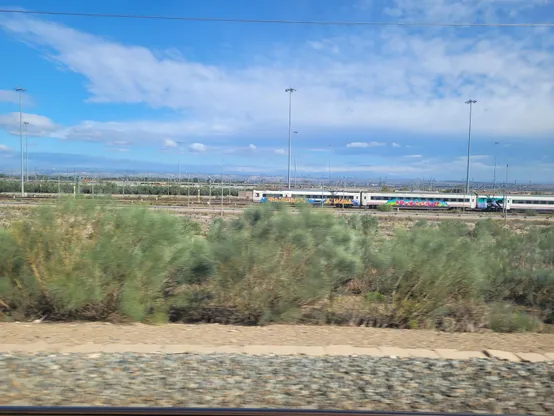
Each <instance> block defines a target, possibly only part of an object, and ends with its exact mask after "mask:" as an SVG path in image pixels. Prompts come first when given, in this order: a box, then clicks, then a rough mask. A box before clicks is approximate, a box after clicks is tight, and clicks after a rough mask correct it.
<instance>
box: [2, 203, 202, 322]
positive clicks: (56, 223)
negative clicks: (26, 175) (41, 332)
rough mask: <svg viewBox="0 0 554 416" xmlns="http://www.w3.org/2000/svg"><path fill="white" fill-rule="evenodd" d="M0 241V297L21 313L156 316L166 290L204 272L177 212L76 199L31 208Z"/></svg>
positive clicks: (197, 244) (197, 246)
mask: <svg viewBox="0 0 554 416" xmlns="http://www.w3.org/2000/svg"><path fill="white" fill-rule="evenodd" d="M0 244H1V245H5V246H8V247H12V248H11V249H10V250H9V251H7V252H4V251H3V252H2V254H3V257H2V258H0V260H1V266H0V267H1V272H2V280H1V281H2V284H1V285H0V299H6V300H4V301H3V303H4V304H7V305H9V310H10V311H11V313H15V314H19V315H22V316H37V315H47V316H49V317H50V318H52V319H61V318H79V319H108V318H109V317H110V316H114V315H119V316H121V317H123V318H128V319H132V320H137V321H145V320H150V319H155V320H158V319H162V320H163V319H165V318H164V317H165V316H167V312H168V302H167V299H166V298H167V297H168V296H170V295H171V289H172V288H173V287H174V286H176V285H178V284H179V283H181V282H186V281H188V280H190V279H192V280H195V279H198V276H199V275H201V274H202V273H207V272H209V266H206V265H202V264H203V263H202V258H201V256H198V255H197V254H198V252H201V251H202V250H204V248H203V247H202V244H205V242H203V241H202V240H199V239H198V238H197V237H196V236H195V235H194V233H191V232H190V230H189V229H187V227H186V223H184V222H183V221H182V220H180V219H179V218H178V217H175V216H171V215H169V214H161V213H153V212H150V211H148V210H146V209H129V208H124V209H114V208H111V207H110V206H109V205H104V204H94V205H93V204H91V203H85V202H83V201H79V200H77V201H66V202H64V203H63V204H61V205H60V206H57V207H54V208H51V207H45V208H40V209H38V211H37V212H36V215H34V216H32V217H31V218H30V219H28V220H26V221H24V222H20V223H18V224H16V225H15V226H13V227H12V228H11V229H10V234H9V235H6V233H3V234H0Z"/></svg>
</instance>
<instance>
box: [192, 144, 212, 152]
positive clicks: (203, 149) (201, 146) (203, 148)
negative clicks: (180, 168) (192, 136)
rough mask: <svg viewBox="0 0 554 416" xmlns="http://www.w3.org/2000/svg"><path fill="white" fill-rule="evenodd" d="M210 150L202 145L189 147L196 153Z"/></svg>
mask: <svg viewBox="0 0 554 416" xmlns="http://www.w3.org/2000/svg"><path fill="white" fill-rule="evenodd" d="M207 149H208V148H207V147H206V145H204V144H202V143H192V144H190V145H189V150H190V151H191V152H194V153H202V152H205V151H206V150H207Z"/></svg>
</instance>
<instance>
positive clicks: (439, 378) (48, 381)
mask: <svg viewBox="0 0 554 416" xmlns="http://www.w3.org/2000/svg"><path fill="white" fill-rule="evenodd" d="M0 380H2V383H0V404H2V405H115V406H133V405H142V406H189V407H195V406H210V407H272V408H280V407H289V408H291V407H292V408H325V409H372V410H415V411H448V412H454V411H459V412H503V413H512V414H514V413H518V414H522V413H527V414H554V362H548V363H547V362H543V363H535V364H530V363H510V362H504V361H497V360H482V359H479V360H470V361H454V360H430V359H395V358H373V357H305V356H248V355H231V354H229V355H225V354H212V355H196V354H129V353H126V354H45V353H39V354H0Z"/></svg>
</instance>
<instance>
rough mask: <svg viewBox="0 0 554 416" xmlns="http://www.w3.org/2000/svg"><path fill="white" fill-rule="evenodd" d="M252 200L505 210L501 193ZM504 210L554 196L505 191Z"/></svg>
mask: <svg viewBox="0 0 554 416" xmlns="http://www.w3.org/2000/svg"><path fill="white" fill-rule="evenodd" d="M252 201H253V202H286V203H291V204H311V205H315V206H334V207H344V208H347V207H356V208H377V207H379V206H380V205H388V206H391V207H393V208H403V209H405V208H408V209H410V208H411V209H418V208H419V209H444V210H448V209H460V208H462V209H467V210H478V211H502V210H504V196H498V195H496V196H491V195H481V194H473V195H462V194H452V193H432V192H427V193H425V192H349V191H336V192H335V191H325V190H305V189H303V190H282V191H261V190H254V191H252ZM505 209H506V210H508V211H510V210H517V211H520V210H535V211H554V196H540V195H508V196H507V197H506V207H505Z"/></svg>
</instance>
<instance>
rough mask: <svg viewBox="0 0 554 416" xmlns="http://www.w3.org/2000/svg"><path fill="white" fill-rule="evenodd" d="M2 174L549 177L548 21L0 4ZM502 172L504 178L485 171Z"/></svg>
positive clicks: (480, 2)
mask: <svg viewBox="0 0 554 416" xmlns="http://www.w3.org/2000/svg"><path fill="white" fill-rule="evenodd" d="M2 8H4V9H18V10H41V11H66V12H88V13H112V14H136V15H164V16H187V17H223V18H242V19H267V20H278V19H284V20H317V21H331V20H332V21H338V20H341V21H372V22H391V23H392V22H399V23H402V22H403V23H406V22H424V23H554V1H553V0H459V1H447V0H234V1H231V0H188V1H186V2H185V1H182V0H158V1H156V2H136V1H131V0H118V1H115V2H114V1H107V0H96V1H94V2H75V1H69V0H11V4H9V3H8V4H6V5H5V6H3V7H2ZM0 50H2V52H3V53H2V55H3V57H4V58H5V59H4V60H3V62H2V65H0V170H4V171H10V172H18V171H19V169H20V138H19V96H18V94H17V93H16V92H14V91H13V88H14V87H19V86H21V87H23V88H25V89H26V90H27V92H25V93H24V94H23V97H22V107H23V120H24V121H27V122H28V123H29V124H28V125H26V127H27V134H28V143H29V144H28V146H29V168H30V170H31V172H33V171H34V170H51V169H56V170H58V171H69V170H71V171H73V169H81V170H83V169H89V170H108V169H109V170H117V169H127V170H135V171H137V172H152V171H160V172H173V173H177V171H178V170H179V169H180V171H181V172H182V173H185V172H187V173H188V172H191V173H218V172H221V171H222V170H223V171H225V173H238V174H245V175H261V174H263V175H275V174H279V175H281V174H285V175H286V173H287V163H288V140H289V137H288V131H289V130H288V128H289V126H288V116H289V98H290V97H289V94H288V93H287V92H285V89H287V88H294V89H295V90H296V91H294V92H293V93H292V97H291V98H292V100H291V102H292V107H291V110H292V111H291V120H292V126H291V128H292V130H293V131H295V132H297V133H293V134H292V136H293V137H292V153H291V160H292V166H293V169H295V166H296V170H297V172H298V173H297V174H298V176H312V177H318V176H319V177H326V176H327V175H329V172H330V174H331V176H332V177H356V178H388V179H390V180H393V179H400V178H402V179H404V178H408V179H409V178H412V179H415V178H434V179H437V180H464V179H465V176H466V160H467V144H468V132H469V110H470V109H469V105H467V104H465V102H466V101H467V100H469V99H472V100H476V101H477V102H476V103H475V104H474V105H473V106H472V113H471V116H472V117H471V120H472V128H471V155H472V156H471V172H470V178H471V180H478V181H492V179H493V176H494V174H495V159H496V165H497V166H498V168H497V169H496V176H497V178H502V179H504V176H505V173H506V172H505V166H506V165H508V166H509V168H508V175H509V181H514V180H517V181H518V182H520V183H521V182H527V181H533V182H535V183H536V182H542V183H544V182H554V28H548V27H542V28H534V27H429V26H427V27H422V26H399V25H396V26H378V25H375V26H345V25H292V24H261V23H232V22H190V21H167V20H152V19H142V20H139V19H131V20H130V19H115V18H89V17H76V16H51V15H29V14H26V15H21V14H10V13H0ZM497 180H499V179H497Z"/></svg>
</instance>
